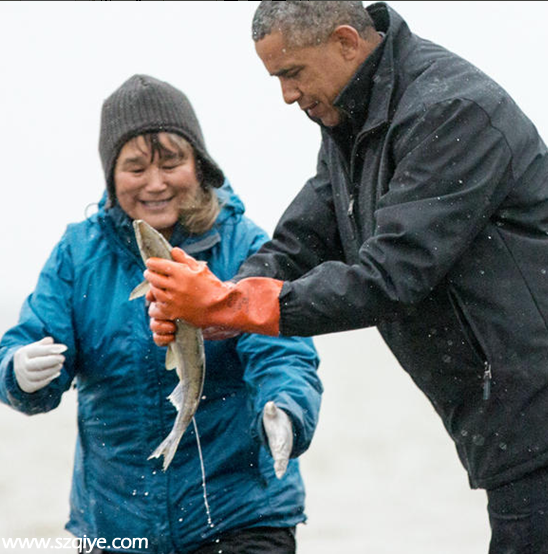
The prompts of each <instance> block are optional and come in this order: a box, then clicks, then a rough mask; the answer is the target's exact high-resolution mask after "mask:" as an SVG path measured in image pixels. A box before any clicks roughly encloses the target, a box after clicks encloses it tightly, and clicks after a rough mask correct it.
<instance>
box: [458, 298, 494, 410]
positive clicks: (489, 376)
mask: <svg viewBox="0 0 548 554" xmlns="http://www.w3.org/2000/svg"><path fill="white" fill-rule="evenodd" d="M449 298H450V301H451V304H452V305H453V309H454V310H455V312H456V316H457V319H458V321H459V323H460V326H461V329H462V331H463V333H464V335H465V337H466V338H467V340H468V344H469V345H470V346H471V348H472V350H473V351H474V353H475V354H476V356H477V357H478V359H479V360H480V361H481V362H482V364H483V378H482V382H483V384H482V387H483V395H482V397H483V400H484V401H487V400H489V399H490V398H491V387H492V382H493V371H492V369H493V368H492V366H491V362H490V361H489V357H488V356H487V355H486V354H485V349H484V348H483V346H482V344H481V342H480V340H479V339H478V337H477V336H476V333H474V329H473V327H472V326H471V325H470V323H469V322H468V318H467V317H466V314H465V312H464V310H463V309H462V307H461V305H460V302H459V300H458V297H457V295H456V294H455V293H454V292H453V291H451V289H450V290H449Z"/></svg>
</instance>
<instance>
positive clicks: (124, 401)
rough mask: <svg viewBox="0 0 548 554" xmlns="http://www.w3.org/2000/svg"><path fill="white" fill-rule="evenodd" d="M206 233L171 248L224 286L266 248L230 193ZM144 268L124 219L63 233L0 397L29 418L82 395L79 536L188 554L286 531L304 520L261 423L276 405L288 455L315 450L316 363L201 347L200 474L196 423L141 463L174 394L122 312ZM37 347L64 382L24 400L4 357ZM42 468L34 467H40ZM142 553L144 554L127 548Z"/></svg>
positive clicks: (144, 323)
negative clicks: (69, 395) (139, 541)
mask: <svg viewBox="0 0 548 554" xmlns="http://www.w3.org/2000/svg"><path fill="white" fill-rule="evenodd" d="M218 194H219V196H220V199H221V201H222V203H223V204H224V207H223V209H222V211H221V214H220V216H219V217H218V219H217V222H216V224H215V226H214V227H213V229H212V230H211V231H209V232H207V233H205V234H203V235H199V236H192V237H191V236H188V235H186V234H185V232H184V230H183V229H182V228H181V227H179V226H177V227H176V229H175V231H174V234H173V236H172V241H171V242H172V244H177V245H179V246H181V247H182V248H183V249H184V250H185V251H186V252H188V253H189V254H191V255H193V256H194V257H196V258H197V259H200V260H204V261H207V263H208V265H209V267H210V269H211V270H212V271H213V272H214V273H216V274H217V275H218V276H219V277H220V278H222V279H224V280H227V279H230V278H231V277H232V276H233V275H234V274H235V273H236V271H237V270H238V268H239V267H240V264H241V263H242V262H243V260H244V259H245V258H246V257H247V256H248V255H249V254H250V253H252V252H255V251H256V250H257V249H258V248H259V246H260V245H261V244H262V243H264V241H265V240H266V239H267V236H266V235H265V233H264V231H262V230H261V229H260V228H258V227H257V226H256V225H255V224H254V223H252V222H251V221H250V220H249V219H248V218H246V217H245V216H244V208H243V204H242V203H241V201H240V200H239V199H238V198H237V196H236V195H235V194H234V193H233V192H232V190H231V188H230V185H229V184H228V183H225V186H224V187H223V188H222V189H220V190H219V191H218ZM144 269H145V267H144V264H143V263H142V261H141V258H140V255H139V252H138V248H137V245H136V242H135V238H134V235H133V231H132V227H131V221H130V219H129V218H128V217H127V216H126V215H125V214H124V212H122V211H121V210H120V209H119V208H113V209H111V210H108V211H104V210H103V209H100V210H99V212H98V213H97V214H95V215H94V216H91V217H90V218H88V219H87V220H85V221H83V222H81V223H78V224H72V225H69V226H68V228H67V230H66V233H65V235H64V236H63V238H62V239H61V241H60V242H59V243H58V245H57V246H56V248H55V249H54V251H53V253H52V254H51V257H50V258H49V260H48V261H47V263H46V265H45V267H44V269H43V270H42V273H41V275H40V278H39V281H38V284H37V287H36V289H35V291H34V292H33V294H32V295H31V296H29V298H28V299H27V300H26V302H25V304H24V306H23V308H22V311H21V316H20V321H19V323H18V325H16V326H15V327H14V328H12V329H11V330H9V331H8V332H7V333H6V334H5V335H4V337H3V339H2V342H1V344H0V399H1V400H2V401H3V402H4V403H7V404H9V405H11V406H12V407H14V408H15V409H17V410H20V411H22V412H25V413H27V414H35V413H40V412H46V411H48V410H51V409H54V408H55V407H56V406H57V405H58V404H59V402H60V400H61V396H62V394H63V392H65V391H66V390H67V389H68V388H69V387H70V386H71V383H75V385H76V387H77V390H78V438H77V444H76V453H75V464H74V474H73V483H72V491H71V499H70V504H71V513H70V521H69V522H68V523H67V529H68V530H69V531H71V532H72V533H74V534H75V535H76V536H80V537H81V536H83V535H85V536H86V537H88V538H89V537H92V538H104V539H106V540H107V544H111V543H112V541H113V540H114V539H115V538H126V537H127V538H147V539H148V541H149V542H148V544H149V549H148V550H146V551H147V552H151V553H157V554H168V553H171V552H174V551H176V552H187V551H190V550H193V549H195V548H196V547H197V546H198V545H199V544H200V543H202V542H204V541H206V540H209V539H211V538H212V537H214V536H215V535H216V534H218V533H221V532H224V531H227V530H230V529H237V528H241V527H250V526H256V525H271V526H293V525H295V524H297V523H299V522H302V521H304V520H305V515H304V489H303V483H302V479H301V476H300V473H299V466H298V461H297V460H296V459H292V460H290V463H289V467H288V470H287V473H286V475H285V476H284V477H283V478H282V479H281V480H278V479H276V477H275V475H274V470H273V460H272V458H271V457H270V454H269V453H268V450H267V446H266V442H265V436H264V430H263V428H262V424H261V415H262V409H263V406H264V404H265V403H266V402H267V401H269V400H274V401H275V402H276V404H277V405H278V406H279V407H280V408H282V409H284V410H285V411H286V412H287V413H288V414H289V415H290V418H291V420H292V423H293V427H294V432H295V437H294V440H295V444H294V450H293V452H292V455H293V456H298V455H299V454H301V453H302V452H303V451H304V450H306V448H307V447H308V445H309V444H310V441H311V439H312V435H313V432H314V429H315V426H316V423H317V418H318V411H319V406H320V395H321V384H320V381H319V380H318V376H317V373H316V369H317V365H318V358H317V354H316V351H315V349H314V347H313V344H312V342H311V341H310V339H298V338H280V339H275V338H269V337H263V336H259V335H250V334H244V335H241V336H240V337H238V338H235V339H230V340H225V341H215V342H208V341H206V344H205V351H206V352H205V353H206V378H205V385H204V391H203V398H202V400H201V402H200V405H199V407H198V411H197V413H196V423H197V427H198V430H199V437H200V442H201V446H202V450H203V461H204V468H205V474H206V488H207V502H208V504H209V508H210V515H211V524H210V523H209V521H208V514H207V511H206V508H205V502H204V490H203V486H202V473H201V469H200V458H199V454H198V449H197V442H196V436H195V432H194V429H193V427H192V424H191V425H190V426H189V428H188V429H187V430H186V432H185V434H184V435H183V437H182V440H181V443H180V445H179V449H178V451H177V453H176V455H175V457H174V459H173V461H172V463H171V465H170V466H169V468H168V469H167V470H166V471H165V472H164V471H162V467H161V464H162V459H159V460H157V459H154V460H147V458H148V456H149V455H150V454H151V453H152V451H153V450H154V449H155V448H156V446H158V444H159V443H160V442H161V441H162V440H163V439H164V438H165V437H166V436H167V435H168V433H169V431H170V430H171V428H172V426H173V422H174V419H175V414H176V412H175V408H174V407H173V406H172V405H171V403H170V402H169V401H168V400H167V397H168V396H169V394H170V393H171V392H172V390H173V389H174V388H175V386H176V384H177V376H176V373H175V371H166V369H165V368H164V367H165V366H164V361H165V354H166V349H165V348H159V347H157V346H156V345H155V344H154V342H153V340H152V335H151V332H150V329H149V320H148V314H147V309H146V306H145V300H144V298H140V299H137V300H134V301H131V302H130V301H129V299H128V297H129V294H130V292H131V291H132V290H133V288H134V287H135V286H136V285H138V284H139V283H140V282H141V281H142V280H143V271H144ZM44 336H52V337H54V339H55V341H56V342H59V343H64V344H66V345H67V346H68V351H67V352H66V354H65V355H66V364H65V366H64V369H63V371H62V374H61V376H60V377H59V378H58V379H55V380H54V381H53V382H52V383H50V384H49V385H48V386H47V387H46V388H44V389H41V390H40V391H37V392H36V393H33V394H27V393H25V392H23V391H21V390H20V389H19V387H18V385H17V383H16V380H15V377H14V373H13V354H14V352H15V351H16V350H17V349H18V348H19V347H21V346H22V345H25V344H29V343H31V342H34V341H37V340H39V339H40V338H42V337H44ZM37 463H39V462H37ZM129 551H144V550H139V549H137V550H129Z"/></svg>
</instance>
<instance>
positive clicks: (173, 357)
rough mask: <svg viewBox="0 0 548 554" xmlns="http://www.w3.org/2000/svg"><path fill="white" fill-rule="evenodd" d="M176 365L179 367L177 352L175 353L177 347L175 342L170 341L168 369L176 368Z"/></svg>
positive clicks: (167, 357) (167, 360)
mask: <svg viewBox="0 0 548 554" xmlns="http://www.w3.org/2000/svg"><path fill="white" fill-rule="evenodd" d="M176 367H177V354H176V353H175V348H174V346H173V343H172V342H170V343H169V344H168V345H167V352H166V369H168V370H171V369H175V368H176Z"/></svg>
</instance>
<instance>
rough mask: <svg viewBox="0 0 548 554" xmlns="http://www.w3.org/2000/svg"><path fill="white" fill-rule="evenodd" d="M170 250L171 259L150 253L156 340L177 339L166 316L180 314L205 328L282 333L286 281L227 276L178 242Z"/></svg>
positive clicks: (171, 318)
mask: <svg viewBox="0 0 548 554" xmlns="http://www.w3.org/2000/svg"><path fill="white" fill-rule="evenodd" d="M171 255H172V257H173V261H171V260H164V259H160V258H150V259H149V260H147V268H148V269H147V271H145V278H146V279H147V281H148V282H149V283H150V285H151V290H150V292H149V293H148V294H147V299H148V300H152V303H151V304H150V306H149V312H148V313H149V315H150V317H151V318H152V321H151V328H152V330H153V331H154V333H155V338H154V340H155V341H156V343H157V344H159V345H165V344H167V343H168V342H170V340H173V327H172V328H171V331H170V330H169V326H168V325H166V324H165V321H174V320H176V319H182V320H184V321H186V322H188V323H190V324H191V325H194V326H195V327H201V328H208V327H215V328H223V329H224V330H225V331H229V330H232V331H244V332H248V333H260V334H263V335H274V336H276V335H278V334H279V319H280V307H279V301H278V296H279V294H280V291H281V289H282V286H283V282H282V281H277V280H276V279H268V278H264V277H250V278H248V279H243V280H242V281H240V282H239V283H236V284H235V283H232V282H223V281H221V280H219V279H218V278H217V277H216V276H215V275H214V274H213V273H212V272H211V271H210V270H209V269H208V267H207V265H206V264H205V263H204V262H199V261H197V260H195V259H194V258H192V257H191V256H188V255H187V254H185V253H184V252H183V251H182V250H181V249H180V248H174V249H173V250H172V251H171Z"/></svg>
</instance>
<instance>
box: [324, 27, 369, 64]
mask: <svg viewBox="0 0 548 554" xmlns="http://www.w3.org/2000/svg"><path fill="white" fill-rule="evenodd" d="M329 40H330V41H334V42H335V43H336V44H337V46H338V47H339V48H340V52H341V54H342V56H343V57H344V59H346V60H348V61H350V60H353V59H354V58H355V57H356V56H357V55H358V53H359V50H360V43H361V42H362V41H363V39H362V38H361V37H360V35H359V33H358V31H356V29H354V27H351V26H350V25H339V26H338V27H336V28H335V29H334V31H333V32H332V33H331V35H330V37H329Z"/></svg>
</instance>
